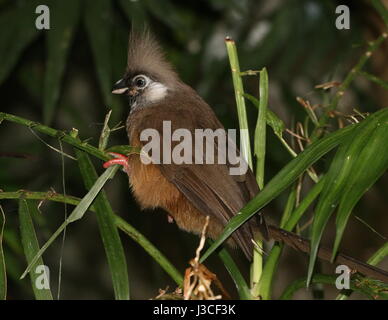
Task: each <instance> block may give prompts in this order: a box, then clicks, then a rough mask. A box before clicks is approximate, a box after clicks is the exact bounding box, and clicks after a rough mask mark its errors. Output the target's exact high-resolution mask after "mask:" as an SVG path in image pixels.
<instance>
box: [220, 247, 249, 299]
mask: <svg viewBox="0 0 388 320" xmlns="http://www.w3.org/2000/svg"><path fill="white" fill-rule="evenodd" d="M218 255H219V257H220V258H221V260H222V262H223V263H224V266H225V268H226V270H228V272H229V274H230V276H231V277H232V279H233V281H234V284H235V285H236V289H237V292H238V295H239V297H240V299H242V300H251V299H252V295H251V293H250V291H249V287H248V285H247V282H246V281H245V279H244V277H243V275H242V274H241V272H240V270H239V269H238V267H237V265H236V263H235V262H234V261H233V258H232V257H231V256H230V254H229V252H228V251H227V250H226V249H225V248H222V249H221V250H220V252H219V253H218Z"/></svg>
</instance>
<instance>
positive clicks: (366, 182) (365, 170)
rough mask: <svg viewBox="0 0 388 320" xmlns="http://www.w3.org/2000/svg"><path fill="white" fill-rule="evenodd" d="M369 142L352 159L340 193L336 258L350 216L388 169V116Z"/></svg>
mask: <svg viewBox="0 0 388 320" xmlns="http://www.w3.org/2000/svg"><path fill="white" fill-rule="evenodd" d="M375 126H376V127H375V128H374V131H373V132H372V133H371V134H370V136H368V141H367V143H365V144H364V146H363V147H362V148H361V150H360V152H359V154H358V155H357V156H356V157H355V158H354V159H353V161H354V164H353V168H352V173H351V174H350V176H349V177H348V179H347V183H346V185H345V187H344V189H343V191H342V192H341V194H342V195H341V199H340V203H339V207H338V212H337V219H336V238H335V243H334V248H333V259H334V257H335V255H336V252H337V250H338V247H339V244H340V242H341V239H342V236H343V233H344V230H345V227H346V224H347V222H348V219H349V216H350V214H351V212H352V210H353V208H354V207H355V205H356V204H357V202H358V201H359V200H360V198H361V197H362V195H363V194H364V193H365V192H366V191H367V190H368V189H369V188H370V187H371V186H372V185H373V184H374V183H375V182H376V180H377V179H378V178H379V177H381V175H382V174H383V173H384V172H385V171H387V169H388V148H387V141H388V113H387V116H385V117H383V118H381V119H380V120H379V122H377V123H376V125H375Z"/></svg>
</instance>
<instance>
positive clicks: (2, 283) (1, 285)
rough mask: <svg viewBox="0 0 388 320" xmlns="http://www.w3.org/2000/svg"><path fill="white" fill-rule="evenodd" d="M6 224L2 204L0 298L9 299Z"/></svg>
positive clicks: (0, 209) (0, 220) (0, 222)
mask: <svg viewBox="0 0 388 320" xmlns="http://www.w3.org/2000/svg"><path fill="white" fill-rule="evenodd" d="M4 226H5V214H4V211H3V208H2V206H1V205H0V300H5V299H7V269H6V267H5V258H4V251H3V236H4Z"/></svg>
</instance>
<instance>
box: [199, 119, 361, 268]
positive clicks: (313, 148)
mask: <svg viewBox="0 0 388 320" xmlns="http://www.w3.org/2000/svg"><path fill="white" fill-rule="evenodd" d="M355 128H357V125H352V126H348V127H346V128H343V129H340V130H338V131H336V132H333V133H331V134H329V135H327V136H326V137H324V138H322V139H320V140H318V141H316V142H314V143H312V144H311V145H309V146H308V147H307V148H306V149H305V150H304V151H303V152H302V153H300V154H299V155H298V156H297V157H296V158H294V159H293V160H292V161H290V162H289V163H288V164H287V165H286V166H285V167H284V168H283V169H282V170H280V172H279V173H278V174H277V175H276V176H275V177H274V178H272V180H271V181H270V182H268V183H267V184H266V186H265V187H264V189H263V190H262V191H261V192H260V193H259V194H258V195H256V196H255V197H254V198H253V199H252V200H251V201H250V202H248V204H247V205H246V206H245V207H244V208H243V209H242V210H241V211H240V212H239V213H238V214H237V215H235V216H234V217H233V218H232V219H231V220H230V221H229V222H228V224H227V225H226V226H225V228H224V231H223V232H222V234H221V236H220V237H219V238H218V239H217V240H216V241H215V242H214V244H213V245H212V246H210V248H209V249H208V250H207V251H206V252H205V254H204V255H203V256H202V259H201V262H202V261H204V260H205V259H206V258H207V257H208V256H209V255H210V254H211V253H212V252H213V251H214V250H215V249H216V248H218V246H220V245H221V244H222V243H223V242H224V241H225V240H226V239H227V238H228V237H229V236H230V235H231V234H232V233H233V232H234V231H235V230H236V229H237V228H238V227H240V226H241V225H242V224H243V223H244V222H246V221H247V220H248V219H249V218H251V217H252V216H253V215H254V214H255V213H257V212H259V210H260V209H262V208H263V207H264V206H265V205H266V204H268V203H269V202H270V201H272V200H273V199H275V198H276V197H277V196H278V195H279V194H280V193H281V192H282V191H284V190H285V189H286V188H287V187H288V186H290V185H291V184H292V183H293V182H294V181H295V180H296V179H297V178H298V177H299V176H300V175H301V174H302V173H303V172H304V171H305V170H307V169H308V168H309V167H310V166H311V165H312V164H314V163H315V162H316V161H317V160H319V159H320V158H321V157H322V156H323V155H324V154H326V153H327V152H329V151H330V150H332V149H333V148H334V147H336V146H337V145H338V144H339V143H341V142H342V141H343V140H344V139H346V138H347V137H348V135H349V134H350V133H351V132H352V131H353V130H354V129H355Z"/></svg>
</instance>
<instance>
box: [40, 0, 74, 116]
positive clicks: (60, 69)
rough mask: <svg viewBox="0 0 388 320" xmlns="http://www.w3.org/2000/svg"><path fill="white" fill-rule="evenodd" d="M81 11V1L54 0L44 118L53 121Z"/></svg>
mask: <svg viewBox="0 0 388 320" xmlns="http://www.w3.org/2000/svg"><path fill="white" fill-rule="evenodd" d="M79 15H80V1H78V0H67V1H62V0H52V1H51V2H50V30H47V31H46V32H45V34H46V35H47V64H46V73H45V80H44V98H43V121H44V123H46V124H49V123H51V121H52V119H53V117H54V114H55V107H56V104H57V102H58V98H59V94H60V91H61V82H62V78H63V74H64V70H65V66H66V59H67V55H68V51H69V48H70V45H71V42H72V39H73V35H74V31H75V28H76V26H77V24H78V20H79Z"/></svg>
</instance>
